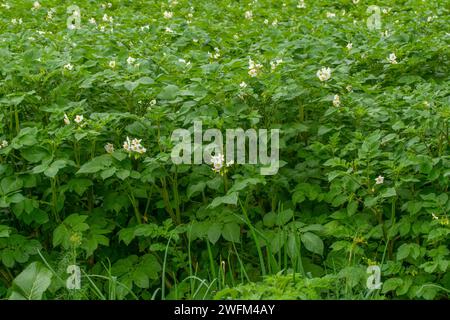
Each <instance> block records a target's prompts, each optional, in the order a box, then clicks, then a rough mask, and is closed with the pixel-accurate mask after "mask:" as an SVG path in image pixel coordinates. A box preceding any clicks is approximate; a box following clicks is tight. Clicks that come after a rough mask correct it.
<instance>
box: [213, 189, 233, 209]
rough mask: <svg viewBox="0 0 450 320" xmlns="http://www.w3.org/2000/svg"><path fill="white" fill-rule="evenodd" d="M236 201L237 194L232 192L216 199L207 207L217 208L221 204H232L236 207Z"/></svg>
mask: <svg viewBox="0 0 450 320" xmlns="http://www.w3.org/2000/svg"><path fill="white" fill-rule="evenodd" d="M237 201H238V193H237V192H232V193H230V194H227V195H225V196H223V197H217V198H215V199H214V200H213V202H212V203H211V204H210V205H209V206H210V208H215V207H218V206H219V205H221V204H234V205H236V204H237Z"/></svg>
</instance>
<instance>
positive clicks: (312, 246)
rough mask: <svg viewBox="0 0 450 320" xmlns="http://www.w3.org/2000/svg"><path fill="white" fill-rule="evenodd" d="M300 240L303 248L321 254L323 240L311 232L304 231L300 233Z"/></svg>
mask: <svg viewBox="0 0 450 320" xmlns="http://www.w3.org/2000/svg"><path fill="white" fill-rule="evenodd" d="M301 240H302V242H303V244H304V245H305V248H306V249H307V250H309V251H311V252H313V253H317V254H319V255H322V254H323V241H322V239H320V238H319V237H318V236H317V235H315V234H314V233H312V232H305V233H303V234H302V235H301Z"/></svg>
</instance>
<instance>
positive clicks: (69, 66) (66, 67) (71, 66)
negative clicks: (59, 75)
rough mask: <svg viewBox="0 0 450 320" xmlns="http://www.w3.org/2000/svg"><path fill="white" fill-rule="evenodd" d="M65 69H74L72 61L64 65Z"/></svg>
mask: <svg viewBox="0 0 450 320" xmlns="http://www.w3.org/2000/svg"><path fill="white" fill-rule="evenodd" d="M64 69H66V70H69V71H71V70H72V69H73V65H72V64H70V63H67V64H65V65H64Z"/></svg>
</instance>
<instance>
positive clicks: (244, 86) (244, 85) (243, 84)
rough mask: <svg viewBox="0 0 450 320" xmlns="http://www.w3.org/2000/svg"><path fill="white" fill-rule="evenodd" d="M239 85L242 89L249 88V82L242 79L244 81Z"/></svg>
mask: <svg viewBox="0 0 450 320" xmlns="http://www.w3.org/2000/svg"><path fill="white" fill-rule="evenodd" d="M239 87H241V88H242V89H245V88H247V84H246V83H245V82H244V81H242V82H241V83H240V84H239Z"/></svg>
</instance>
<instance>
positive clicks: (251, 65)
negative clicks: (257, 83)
mask: <svg viewBox="0 0 450 320" xmlns="http://www.w3.org/2000/svg"><path fill="white" fill-rule="evenodd" d="M262 67H263V66H262V64H260V63H255V62H254V61H253V60H252V59H249V60H248V74H249V75H250V77H256V76H258V74H259V73H260V71H261V69H262Z"/></svg>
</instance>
